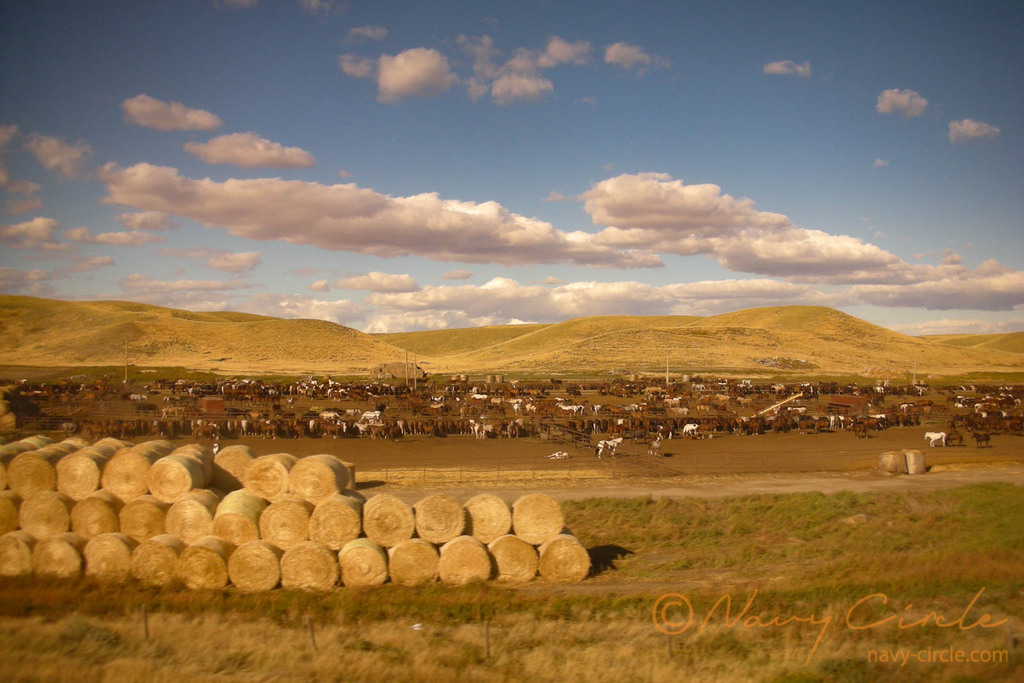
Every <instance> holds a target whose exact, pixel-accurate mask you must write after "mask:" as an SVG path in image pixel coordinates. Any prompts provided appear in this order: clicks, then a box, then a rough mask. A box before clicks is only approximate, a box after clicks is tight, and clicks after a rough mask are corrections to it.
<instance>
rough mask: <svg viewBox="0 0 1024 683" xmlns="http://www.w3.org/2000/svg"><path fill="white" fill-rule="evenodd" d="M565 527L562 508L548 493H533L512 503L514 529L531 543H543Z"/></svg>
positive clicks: (519, 535) (517, 534)
mask: <svg viewBox="0 0 1024 683" xmlns="http://www.w3.org/2000/svg"><path fill="white" fill-rule="evenodd" d="M564 528H565V519H564V518H563V517H562V508H561V507H560V506H559V505H558V501H556V500H555V499H554V498H552V497H551V496H549V495H547V494H544V493H531V494H528V495H525V496H522V497H521V498H519V499H517V500H516V502H514V503H513V504H512V531H513V533H514V534H515V535H516V536H518V537H519V538H521V539H523V540H524V541H526V542H527V543H529V544H530V545H541V544H542V543H544V542H545V541H548V540H550V539H552V538H554V537H555V536H558V535H559V534H561V533H562V529H564Z"/></svg>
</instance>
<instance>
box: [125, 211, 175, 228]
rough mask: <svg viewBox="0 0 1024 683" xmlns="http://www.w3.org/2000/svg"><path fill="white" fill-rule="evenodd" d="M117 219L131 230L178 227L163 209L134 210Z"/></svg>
mask: <svg viewBox="0 0 1024 683" xmlns="http://www.w3.org/2000/svg"><path fill="white" fill-rule="evenodd" d="M115 220H116V221H117V222H118V223H120V224H121V225H123V226H124V227H126V228H128V229H129V230H154V231H160V230H170V229H171V228H176V227H178V224H177V223H175V222H174V219H172V218H171V217H170V215H168V214H166V213H164V212H163V211H133V212H130V213H122V214H119V215H118V216H117V217H116V218H115Z"/></svg>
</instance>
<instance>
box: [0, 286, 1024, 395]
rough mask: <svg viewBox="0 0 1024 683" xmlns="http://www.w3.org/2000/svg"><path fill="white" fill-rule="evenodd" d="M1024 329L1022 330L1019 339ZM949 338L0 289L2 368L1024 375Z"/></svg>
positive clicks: (762, 319) (811, 321) (991, 342)
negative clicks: (407, 366)
mask: <svg viewBox="0 0 1024 683" xmlns="http://www.w3.org/2000/svg"><path fill="white" fill-rule="evenodd" d="M1018 334H1021V333H1018ZM1006 337H1007V338H1006V339H1004V340H1000V339H998V338H994V339H987V340H985V342H984V343H976V344H961V345H957V344H951V343H948V340H942V341H941V342H938V341H935V340H931V339H922V338H915V337H908V336H906V335H902V334H898V333H896V332H893V331H891V330H887V329H885V328H882V327H878V326H876V325H872V324H870V323H867V322H865V321H863V320H860V319H858V318H854V317H852V316H849V315H846V314H844V313H841V312H839V311H836V310H834V309H830V308H824V307H815V306H779V307H773V308H757V309H748V310H743V311H735V312H733V313H727V314H723V315H718V316H712V317H707V318H701V317H693V316H594V317H588V318H578V319H575V320H568V321H565V322H561V323H555V324H533V325H508V326H492V327H481V328H473V329H457V330H433V331H425V332H406V333H396V334H380V335H368V334H364V333H362V332H358V331H356V330H353V329H350V328H348V327H344V326H342V325H335V324H333V323H329V322H325V321H320V320H284V319H280V318H272V317H268V316H259V315H250V314H245V313H229V312H214V313H193V312H188V311H180V310H175V309H169V308H162V307H159V306H150V305H145V304H135V303H128V302H120V301H94V302H69V301H57V300H52V299H39V298H33V297H20V296H0V365H5V366H41V367H74V366H78V367H94V366H119V365H121V364H123V363H124V354H125V340H126V339H127V340H128V342H129V348H128V353H129V362H130V363H131V364H133V365H135V366H147V367H182V368H190V369H195V370H208V371H215V372H219V373H223V374H243V373H251V374H261V373H262V374H270V373H290V374H304V373H313V374H316V375H320V376H322V375H325V374H333V375H363V376H365V375H366V374H367V373H368V372H369V370H370V369H371V368H372V367H373V366H374V365H377V364H379V363H384V362H401V361H402V360H404V359H405V357H406V353H407V352H408V353H410V354H416V360H417V361H418V362H419V364H420V365H421V366H422V367H423V368H424V369H425V370H427V371H428V372H431V373H434V374H438V375H444V374H447V373H502V374H507V375H509V376H515V375H527V374H534V375H536V374H550V375H553V376H558V375H563V376H565V375H568V376H582V375H586V374H601V373H607V372H610V371H628V372H648V373H661V372H664V370H665V368H666V364H667V365H668V367H669V369H670V370H671V371H672V372H673V373H677V374H678V373H689V374H699V373H733V374H739V373H741V374H747V375H768V374H779V373H780V372H796V373H803V374H805V375H807V376H815V375H817V376H822V375H850V374H861V375H865V376H868V377H885V376H890V377H909V374H910V373H912V372H913V371H915V370H916V371H917V373H918V376H920V377H924V376H927V375H965V374H968V373H1024V354H1019V353H1009V352H1008V351H1006V350H1002V349H1003V348H1004V347H1006V348H1012V347H1013V343H1014V339H1015V338H1014V336H1013V335H1006Z"/></svg>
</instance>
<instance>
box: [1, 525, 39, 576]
mask: <svg viewBox="0 0 1024 683" xmlns="http://www.w3.org/2000/svg"><path fill="white" fill-rule="evenodd" d="M35 545H36V537H35V536H33V535H32V534H30V533H29V532H27V531H10V532H8V533H6V534H4V535H3V536H0V576H28V575H29V574H31V573H32V549H33V548H34V547H35Z"/></svg>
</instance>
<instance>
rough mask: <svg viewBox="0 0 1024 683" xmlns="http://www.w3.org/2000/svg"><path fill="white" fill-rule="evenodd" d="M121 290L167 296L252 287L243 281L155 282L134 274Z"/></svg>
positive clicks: (183, 280)
mask: <svg viewBox="0 0 1024 683" xmlns="http://www.w3.org/2000/svg"><path fill="white" fill-rule="evenodd" d="M118 284H119V285H120V286H121V289H122V290H123V291H125V292H127V293H131V294H135V295H138V294H167V293H172V292H173V293H180V292H204V293H209V292H224V291H231V290H237V289H250V288H251V287H252V285H250V284H249V283H247V282H244V281H242V280H230V281H223V280H186V279H179V280H154V279H153V278H151V277H149V276H147V275H143V274H142V273H132V274H131V275H128V276H127V277H124V278H122V279H121V280H120V282H119V283H118Z"/></svg>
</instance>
